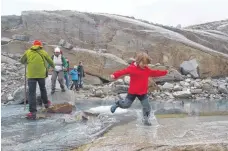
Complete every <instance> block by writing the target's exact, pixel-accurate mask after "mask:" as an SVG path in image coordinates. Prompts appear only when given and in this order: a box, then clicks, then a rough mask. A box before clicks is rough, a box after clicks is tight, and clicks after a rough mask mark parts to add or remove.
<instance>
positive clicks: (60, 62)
mask: <svg viewBox="0 0 228 151" xmlns="http://www.w3.org/2000/svg"><path fill="white" fill-rule="evenodd" d="M51 58H52V60H53V62H54V64H55V67H54V70H53V71H52V77H51V87H52V88H51V89H52V90H51V94H54V93H55V86H56V79H57V77H58V81H59V84H60V87H61V89H62V92H65V91H66V90H65V87H64V71H65V70H66V68H67V62H66V59H65V58H64V57H63V55H61V54H60V48H59V47H56V48H55V50H54V55H53V56H52V57H51Z"/></svg>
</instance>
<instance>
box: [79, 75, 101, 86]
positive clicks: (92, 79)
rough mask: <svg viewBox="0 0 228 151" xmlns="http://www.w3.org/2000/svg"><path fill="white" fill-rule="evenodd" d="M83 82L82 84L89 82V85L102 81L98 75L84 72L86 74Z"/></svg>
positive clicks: (98, 83)
mask: <svg viewBox="0 0 228 151" xmlns="http://www.w3.org/2000/svg"><path fill="white" fill-rule="evenodd" d="M83 83H84V84H91V85H100V84H102V83H103V82H102V81H101V79H100V78H99V77H96V76H92V75H89V74H86V76H85V77H84V79H83Z"/></svg>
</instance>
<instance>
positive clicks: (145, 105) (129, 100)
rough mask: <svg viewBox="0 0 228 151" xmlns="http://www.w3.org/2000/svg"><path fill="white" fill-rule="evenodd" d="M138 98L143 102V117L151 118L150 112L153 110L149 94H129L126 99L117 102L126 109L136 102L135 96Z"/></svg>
mask: <svg viewBox="0 0 228 151" xmlns="http://www.w3.org/2000/svg"><path fill="white" fill-rule="evenodd" d="M136 97H137V98H138V99H139V100H140V102H141V104H142V107H143V117H144V118H149V116H150V112H151V107H150V104H149V100H148V96H147V94H143V95H137V94H127V96H126V98H125V99H124V100H119V101H118V102H116V104H117V105H118V107H120V108H123V109H126V108H129V107H130V106H131V104H132V103H133V102H134V100H135V98H136Z"/></svg>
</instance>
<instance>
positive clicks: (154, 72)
mask: <svg viewBox="0 0 228 151" xmlns="http://www.w3.org/2000/svg"><path fill="white" fill-rule="evenodd" d="M149 73H150V77H160V76H165V75H166V74H167V73H168V70H163V71H162V70H152V69H149Z"/></svg>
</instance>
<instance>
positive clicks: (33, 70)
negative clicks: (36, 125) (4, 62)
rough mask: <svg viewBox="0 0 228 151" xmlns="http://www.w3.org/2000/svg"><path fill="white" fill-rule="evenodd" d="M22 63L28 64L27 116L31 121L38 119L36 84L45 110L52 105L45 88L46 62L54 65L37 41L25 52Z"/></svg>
mask: <svg viewBox="0 0 228 151" xmlns="http://www.w3.org/2000/svg"><path fill="white" fill-rule="evenodd" d="M20 62H21V63H22V64H27V73H26V76H27V78H28V91H29V92H28V93H29V95H28V102H29V111H30V113H28V114H27V115H26V116H27V118H29V119H36V112H37V109H36V84H37V82H38V84H39V87H40V93H41V99H42V101H43V103H44V106H45V108H48V107H49V106H50V105H51V102H50V101H49V100H48V97H47V90H46V87H45V78H46V77H47V68H46V67H47V65H46V62H48V63H49V65H50V66H51V67H53V68H54V63H53V61H52V60H51V58H50V56H49V55H48V53H47V52H46V51H45V50H44V49H43V46H42V43H41V42H40V41H38V40H35V41H34V43H33V46H32V47H31V48H30V49H28V50H26V51H25V53H24V54H23V56H22V58H21V59H20Z"/></svg>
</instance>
